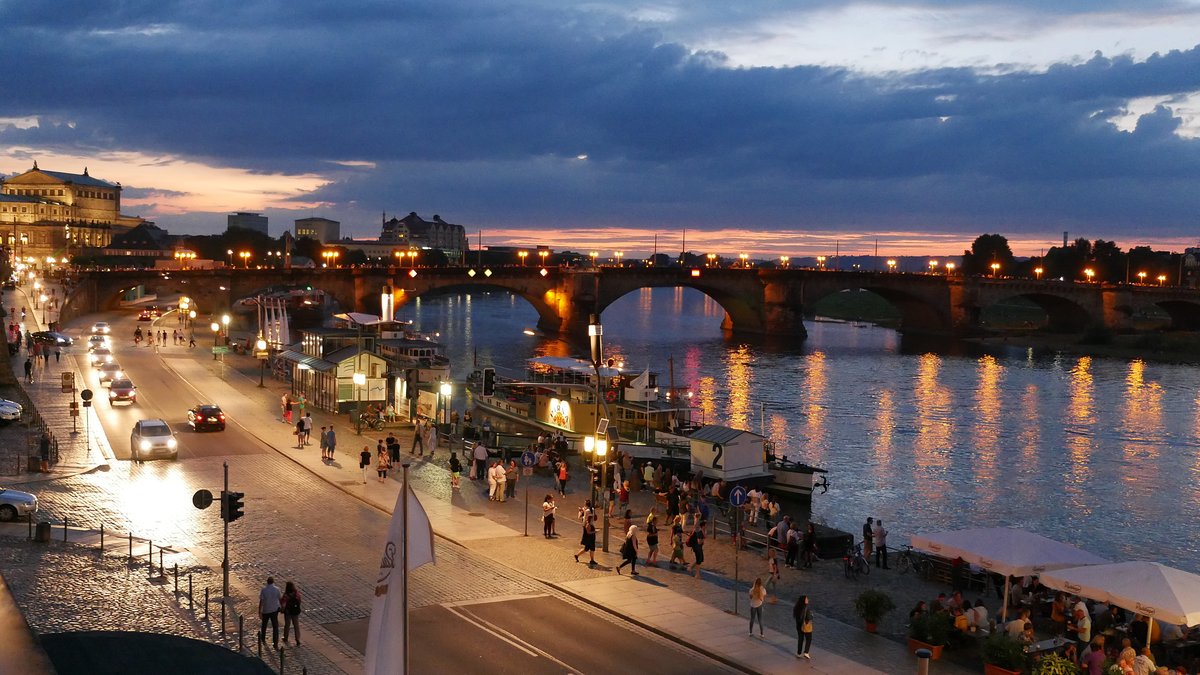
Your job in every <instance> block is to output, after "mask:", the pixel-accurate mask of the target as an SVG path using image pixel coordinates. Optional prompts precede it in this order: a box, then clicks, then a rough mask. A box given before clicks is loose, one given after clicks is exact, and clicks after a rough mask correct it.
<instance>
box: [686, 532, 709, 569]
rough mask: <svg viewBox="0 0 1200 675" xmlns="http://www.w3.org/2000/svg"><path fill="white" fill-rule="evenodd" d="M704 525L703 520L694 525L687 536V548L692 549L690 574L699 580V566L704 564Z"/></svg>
mask: <svg viewBox="0 0 1200 675" xmlns="http://www.w3.org/2000/svg"><path fill="white" fill-rule="evenodd" d="M704 525H705V522H704V521H703V520H701V521H699V522H697V523H696V527H695V528H694V529H693V530H692V533H691V534H690V535H688V548H690V549H692V556H693V557H694V558H695V560H693V562H692V574H693V575H694V576H695V577H696V578H697V579H699V578H700V566H701V565H703V564H704Z"/></svg>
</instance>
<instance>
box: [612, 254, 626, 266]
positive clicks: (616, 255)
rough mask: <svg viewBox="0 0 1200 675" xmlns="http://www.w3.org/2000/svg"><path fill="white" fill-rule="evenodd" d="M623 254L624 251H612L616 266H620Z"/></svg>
mask: <svg viewBox="0 0 1200 675" xmlns="http://www.w3.org/2000/svg"><path fill="white" fill-rule="evenodd" d="M623 255H625V252H624V251H613V257H614V258H616V259H617V267H620V266H621V256H623Z"/></svg>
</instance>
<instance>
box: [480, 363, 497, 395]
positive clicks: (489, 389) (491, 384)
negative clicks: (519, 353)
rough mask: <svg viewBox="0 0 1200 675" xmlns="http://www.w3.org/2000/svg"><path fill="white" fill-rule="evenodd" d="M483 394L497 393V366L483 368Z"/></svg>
mask: <svg viewBox="0 0 1200 675" xmlns="http://www.w3.org/2000/svg"><path fill="white" fill-rule="evenodd" d="M483 395H484V396H495V395H496V369H495V368H484V369H483Z"/></svg>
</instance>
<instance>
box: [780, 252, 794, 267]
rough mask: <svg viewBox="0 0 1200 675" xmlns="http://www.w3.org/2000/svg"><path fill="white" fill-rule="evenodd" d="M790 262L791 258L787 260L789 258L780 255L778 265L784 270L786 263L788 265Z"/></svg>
mask: <svg viewBox="0 0 1200 675" xmlns="http://www.w3.org/2000/svg"><path fill="white" fill-rule="evenodd" d="M790 261H791V258H789V257H788V256H786V255H781V256H779V263H780V265H781V266H783V267H784V268H786V267H787V266H788V263H789V262H790Z"/></svg>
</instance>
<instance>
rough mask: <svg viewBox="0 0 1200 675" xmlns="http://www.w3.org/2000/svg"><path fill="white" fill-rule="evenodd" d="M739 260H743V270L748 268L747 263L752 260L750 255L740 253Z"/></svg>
mask: <svg viewBox="0 0 1200 675" xmlns="http://www.w3.org/2000/svg"><path fill="white" fill-rule="evenodd" d="M738 258H740V259H741V260H742V269H745V268H746V267H747V264H746V261H747V260H749V259H750V255H749V254H747V253H739V254H738Z"/></svg>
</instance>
